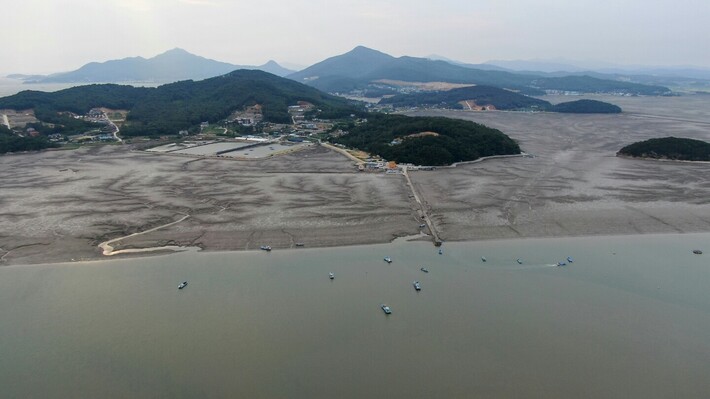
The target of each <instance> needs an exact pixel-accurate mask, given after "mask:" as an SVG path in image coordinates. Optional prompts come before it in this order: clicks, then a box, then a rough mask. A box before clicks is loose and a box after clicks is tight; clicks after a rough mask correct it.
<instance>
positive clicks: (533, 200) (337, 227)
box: [0, 97, 710, 265]
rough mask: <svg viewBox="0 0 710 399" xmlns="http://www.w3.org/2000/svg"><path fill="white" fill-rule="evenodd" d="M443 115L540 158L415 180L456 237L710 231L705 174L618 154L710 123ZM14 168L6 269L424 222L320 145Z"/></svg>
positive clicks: (316, 239)
mask: <svg viewBox="0 0 710 399" xmlns="http://www.w3.org/2000/svg"><path fill="white" fill-rule="evenodd" d="M624 101H625V102H626V103H627V105H626V106H627V107H628V106H631V109H632V110H633V106H635V107H637V108H639V109H646V108H648V109H649V110H658V112H661V111H662V114H659V115H661V116H664V115H666V114H668V113H672V112H673V106H674V104H676V102H677V104H676V105H677V106H679V107H680V106H682V107H688V106H689V105H693V104H694V106H696V107H697V108H698V109H706V108H707V103H708V102H710V99H705V98H701V97H698V98H695V99H693V98H691V99H688V98H663V99H656V98H641V97H640V98H633V99H626V98H625V99H624ZM692 101H695V102H696V103H693V102H692ZM657 102H663V107H661V106H660V105H657V104H656V103H657ZM646 103H650V106H648V107H647V104H646ZM628 104H630V105H628ZM654 104H656V105H654ZM625 109H626V108H625ZM678 112H681V113H682V112H687V110H686V109H685V108H683V109H682V110H679V111H678ZM429 114H433V115H448V116H452V117H457V118H465V119H471V120H474V121H476V122H479V123H483V124H486V125H489V126H491V127H495V128H499V129H501V130H502V131H503V132H505V133H507V134H508V135H510V136H511V137H512V138H514V139H515V140H517V141H518V142H519V143H520V145H521V147H522V149H523V151H525V152H526V153H528V154H531V157H516V158H504V159H491V160H486V161H484V162H479V163H470V164H463V165H458V166H457V167H456V168H441V169H437V170H434V171H410V173H409V175H410V179H411V180H412V183H413V185H414V187H415V188H416V190H417V193H418V197H419V198H420V200H421V201H422V203H423V204H424V206H426V209H427V213H428V214H429V215H430V217H431V222H432V223H433V225H434V226H435V228H436V230H437V232H438V233H439V236H440V237H441V239H442V240H444V241H480V240H491V239H508V238H528V237H530V238H532V237H578V236H598V235H629V234H633V235H635V234H653V233H698V232H710V180H709V179H708V178H707V177H706V176H707V168H708V167H707V164H691V163H678V162H649V161H647V160H638V159H629V158H623V157H616V156H615V154H616V152H617V151H618V149H619V148H621V147H622V146H624V145H626V144H629V143H632V142H635V141H639V140H642V139H647V138H651V137H660V136H662V135H669V132H672V133H673V135H676V136H679V137H690V138H697V139H701V140H706V141H708V140H710V132H708V131H707V129H706V126H704V125H702V126H701V125H700V124H698V123H696V122H687V121H685V122H683V121H679V120H677V118H674V119H667V120H666V119H659V118H657V117H654V118H645V117H643V116H641V115H639V114H621V115H564V114H546V113H541V114H528V113H511V112H506V113H503V112H490V113H487V112H461V111H451V112H448V111H430V112H429ZM693 118H694V119H702V120H707V121H708V122H710V115H705V114H698V115H696V114H693ZM0 167H1V168H2V170H3V171H4V173H2V174H0V187H2V194H3V195H2V197H0V259H1V260H0V265H14V264H36V263H47V262H71V261H72V260H74V261H79V260H98V259H105V257H104V255H102V249H101V248H99V244H100V243H105V242H109V243H110V245H111V246H113V247H114V248H113V250H115V251H121V250H126V249H141V248H153V247H167V246H171V247H199V248H202V249H203V250H206V251H222V250H230V251H231V250H255V249H258V248H259V246H260V245H270V246H272V247H273V248H274V249H275V250H277V249H281V248H295V244H296V243H303V244H304V245H305V247H306V248H314V247H335V246H350V245H361V244H377V243H387V242H390V241H392V240H393V239H395V238H396V237H402V236H411V235H415V234H418V233H419V232H420V229H419V225H420V224H421V223H422V221H421V220H420V219H419V216H418V212H417V211H418V210H419V206H418V204H417V203H416V201H415V200H414V198H413V196H412V192H411V190H410V189H409V187H407V184H406V181H405V178H404V177H403V176H401V175H384V174H375V173H359V172H357V171H356V168H355V167H354V162H353V161H351V160H349V159H347V158H346V157H344V156H343V155H341V154H338V153H335V152H333V151H330V150H328V149H326V148H322V147H313V148H309V149H306V150H303V151H299V152H295V153H291V154H284V155H280V156H277V157H272V158H269V159H261V160H228V161H225V160H220V159H209V158H186V157H170V156H161V155H157V154H149V153H145V152H142V151H135V150H133V149H132V148H131V147H130V146H103V147H87V148H82V149H79V150H74V151H51V152H42V153H35V154H16V155H6V156H2V157H0ZM185 215H190V217H189V218H186V219H184V220H182V221H181V222H180V223H175V224H173V222H175V221H177V220H179V219H180V218H182V217H184V216H185ZM159 226H163V227H162V228H160V229H157V230H153V231H151V229H155V228H156V227H159ZM135 233H141V234H139V235H133V236H130V235H132V234H135ZM125 236H130V237H125ZM118 237H125V238H123V239H121V240H115V239H116V238H118ZM112 241H116V242H112ZM144 255H145V254H121V255H117V256H121V257H122V256H144Z"/></svg>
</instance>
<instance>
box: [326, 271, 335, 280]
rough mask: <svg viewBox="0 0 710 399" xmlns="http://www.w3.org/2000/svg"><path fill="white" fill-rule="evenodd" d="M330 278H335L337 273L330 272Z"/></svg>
mask: <svg viewBox="0 0 710 399" xmlns="http://www.w3.org/2000/svg"><path fill="white" fill-rule="evenodd" d="M328 278H330V279H331V280H333V279H334V278H335V273H333V272H330V273H328Z"/></svg>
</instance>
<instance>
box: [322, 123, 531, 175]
mask: <svg viewBox="0 0 710 399" xmlns="http://www.w3.org/2000/svg"><path fill="white" fill-rule="evenodd" d="M333 141H334V142H336V143H340V144H343V145H346V146H348V147H352V148H359V149H361V150H364V151H367V152H369V153H371V154H377V155H379V156H381V157H383V158H385V159H387V160H392V161H397V162H411V163H413V164H417V165H431V166H435V165H448V164H451V163H454V162H460V161H472V160H476V159H478V158H480V157H484V156H491V155H511V154H519V153H520V147H519V146H518V144H517V143H516V142H515V141H513V139H511V138H510V137H508V136H506V135H505V134H503V133H502V132H501V131H499V130H496V129H492V128H489V127H486V126H483V125H480V124H477V123H474V122H470V121H464V120H460V119H448V118H440V117H408V116H403V115H386V114H371V115H369V116H368V120H367V122H366V123H363V124H361V125H359V126H353V127H351V129H350V130H349V133H348V134H346V135H344V136H340V137H337V138H334V139H333Z"/></svg>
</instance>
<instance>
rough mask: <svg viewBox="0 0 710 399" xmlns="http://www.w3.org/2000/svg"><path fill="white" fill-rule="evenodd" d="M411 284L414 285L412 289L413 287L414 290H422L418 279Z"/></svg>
mask: <svg viewBox="0 0 710 399" xmlns="http://www.w3.org/2000/svg"><path fill="white" fill-rule="evenodd" d="M412 285H414V289H415V290H417V291H421V290H422V286H421V284H419V281H415V282H413V283H412Z"/></svg>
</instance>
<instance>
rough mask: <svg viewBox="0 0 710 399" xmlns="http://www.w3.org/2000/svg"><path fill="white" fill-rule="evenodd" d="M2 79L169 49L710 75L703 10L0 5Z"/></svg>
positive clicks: (539, 2)
mask: <svg viewBox="0 0 710 399" xmlns="http://www.w3.org/2000/svg"><path fill="white" fill-rule="evenodd" d="M0 16H1V17H2V24H1V25H0V26H1V27H2V28H1V29H2V36H3V38H4V40H2V45H3V46H2V52H1V53H0V73H49V72H60V71H67V70H73V69H76V68H78V67H80V66H81V65H83V64H85V63H87V62H90V61H105V60H109V59H117V58H123V57H129V56H137V55H140V56H143V57H151V56H154V55H156V54H158V53H161V52H164V51H166V50H168V49H171V48H174V47H181V48H184V49H185V50H188V51H190V52H192V53H195V54H198V55H201V56H204V57H208V58H213V59H217V60H220V61H226V62H231V63H234V64H250V65H256V64H262V63H264V62H266V61H268V60H269V59H275V60H276V61H279V62H284V61H285V62H291V63H297V64H302V65H310V64H312V63H315V62H317V61H320V60H322V59H324V58H327V57H329V56H332V55H336V54H341V53H344V52H346V51H348V50H350V49H352V48H353V47H355V46H357V45H360V44H361V45H364V46H367V47H371V48H374V49H377V50H380V51H383V52H386V53H389V54H392V55H395V56H400V55H412V56H427V55H431V54H438V55H442V56H445V57H449V58H452V59H456V60H460V61H465V62H472V63H477V62H484V61H487V60H490V59H531V58H566V59H576V60H596V61H605V62H613V63H619V64H646V65H681V64H682V65H699V66H705V67H710V1H709V0H504V1H503V0H501V1H495V0H485V1H483V0H431V1H423V0H330V1H326V0H291V1H285V0H251V1H242V0H233V1H231V0H92V1H84V0H0Z"/></svg>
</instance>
